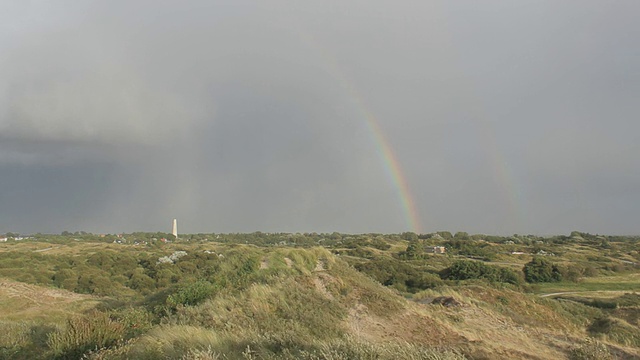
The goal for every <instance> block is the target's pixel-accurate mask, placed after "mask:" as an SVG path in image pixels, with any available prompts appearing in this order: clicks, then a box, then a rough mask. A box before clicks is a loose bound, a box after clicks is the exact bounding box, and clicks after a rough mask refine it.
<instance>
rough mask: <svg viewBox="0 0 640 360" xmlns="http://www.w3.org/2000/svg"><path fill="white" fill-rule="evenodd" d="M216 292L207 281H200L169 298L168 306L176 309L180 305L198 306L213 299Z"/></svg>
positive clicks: (190, 284) (186, 286)
mask: <svg viewBox="0 0 640 360" xmlns="http://www.w3.org/2000/svg"><path fill="white" fill-rule="evenodd" d="M215 291H216V288H215V286H214V285H213V284H211V283H210V282H208V281H205V280H198V281H196V282H192V283H189V284H187V285H185V286H184V287H182V288H180V289H179V290H178V291H177V292H176V293H174V294H172V295H169V297H167V305H169V306H171V307H172V308H176V307H177V306H178V305H191V306H193V305H197V304H199V303H201V302H203V301H204V300H206V299H208V298H209V297H211V296H212V295H213V294H214V293H215Z"/></svg>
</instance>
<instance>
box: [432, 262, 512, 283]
mask: <svg viewBox="0 0 640 360" xmlns="http://www.w3.org/2000/svg"><path fill="white" fill-rule="evenodd" d="M440 276H441V277H442V278H443V279H446V280H471V279H484V280H487V281H492V282H505V283H510V284H514V285H518V284H520V283H522V279H521V278H520V276H519V275H518V274H516V273H515V272H514V271H513V270H511V269H507V268H502V267H497V266H491V265H487V264H484V263H482V262H480V261H470V260H459V261H456V262H454V263H453V264H452V265H451V266H450V267H448V268H446V269H444V270H442V271H441V272H440Z"/></svg>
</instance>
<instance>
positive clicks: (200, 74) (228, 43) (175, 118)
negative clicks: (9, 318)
mask: <svg viewBox="0 0 640 360" xmlns="http://www.w3.org/2000/svg"><path fill="white" fill-rule="evenodd" d="M638 13H640V2H638V1H635V0H628V1H624V0H621V1H600V0H595V1H594V0H575V1H556V0H546V1H545V0H537V1H527V0H521V1H512V0H487V1H447V0H442V1H427V0H421V1H411V0H407V1H401V2H397V1H380V0H366V1H364V0H354V1H348V2H345V1H337V0H326V1H305V2H299V1H285V0H270V1H244V0H240V1H239V0H233V1H214V0H206V1H195V0H189V1H179V2H178V1H151V0H148V1H145V0H139V1H117V0H108V1H107V0H104V1H98V0H96V1H63V0H61V1H57V2H51V1H3V2H0V233H5V232H19V233H22V234H29V233H35V232H43V233H59V232H62V231H79V230H82V231H90V232H95V233H119V232H132V231H166V232H168V231H170V229H171V223H172V219H173V218H177V219H178V224H179V229H180V231H181V232H186V233H198V232H207V233H210V232H214V233H227V232H253V231H263V232H333V231H338V232H346V233H372V232H376V233H397V232H403V231H415V232H422V233H429V232H434V231H441V230H448V231H452V232H455V231H467V232H469V233H486V234H498V235H511V234H514V233H517V234H540V235H547V234H548V235H551V234H568V233H569V232H571V231H573V230H579V231H585V232H590V233H599V234H640V222H639V221H638V215H639V214H640V156H639V155H640V141H639V140H640V101H638V99H639V98H640V46H639V45H638V39H640V22H638V21H637V14H638Z"/></svg>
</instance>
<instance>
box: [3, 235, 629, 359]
mask: <svg viewBox="0 0 640 360" xmlns="http://www.w3.org/2000/svg"><path fill="white" fill-rule="evenodd" d="M283 236H284V235H283ZM367 238H368V239H369V240H368V241H359V242H356V243H357V244H359V245H356V246H353V244H352V243H349V242H347V241H342V242H341V243H336V244H334V245H329V246H323V247H319V246H313V244H306V243H305V244H303V245H298V246H296V245H295V243H294V244H290V243H289V244H281V245H269V244H260V246H255V245H249V244H236V243H233V242H227V243H222V242H211V241H193V242H189V243H186V242H184V243H174V244H167V245H162V246H158V245H153V246H152V245H149V244H147V245H146V246H144V245H140V244H139V245H134V244H129V245H126V244H125V245H115V244H112V243H111V244H107V243H99V242H91V241H70V242H66V243H65V242H64V241H61V240H60V239H56V240H55V242H53V243H52V242H47V241H40V242H38V241H33V242H30V243H26V242H25V243H12V244H6V245H4V244H3V247H2V248H0V275H2V276H4V278H5V279H4V280H1V281H0V285H1V286H0V330H1V331H2V332H3V334H5V336H4V337H2V338H1V340H0V358H7V359H9V358H11V359H37V358H43V359H44V358H46V359H48V358H58V359H77V358H81V357H83V356H84V357H85V358H89V359H158V358H163V359H506V358H509V359H563V358H564V359H606V358H612V359H613V358H617V359H636V358H640V352H639V351H638V348H640V329H639V327H638V318H639V317H640V316H639V314H640V299H639V296H637V295H634V294H633V293H630V292H629V291H630V290H633V289H634V286H636V285H634V284H637V283H636V282H634V281H635V280H634V279H637V276H636V275H633V273H628V274H626V275H625V276H621V275H614V272H613V271H612V270H609V268H608V267H609V265H610V262H611V261H612V260H603V259H599V260H598V261H601V262H602V264H603V265H602V266H601V267H598V268H596V273H594V275H595V276H594V277H587V278H585V279H584V280H583V281H580V282H570V281H564V282H554V283H550V284H542V285H541V286H540V285H527V284H526V283H524V282H522V281H521V280H520V279H516V280H518V281H512V282H502V281H503V280H504V279H503V278H502V277H500V276H498V277H491V278H490V277H487V276H486V274H489V275H491V276H494V275H495V274H502V273H501V272H500V271H498V270H495V269H494V267H496V268H505V269H517V267H516V266H514V265H513V264H518V263H520V264H525V263H526V262H527V260H526V259H523V258H521V255H513V256H508V255H504V254H499V255H498V256H497V257H496V258H494V259H493V260H492V261H486V262H481V263H482V264H486V265H483V266H482V267H473V269H480V270H481V271H485V272H484V273H481V274H482V276H480V277H479V278H477V279H468V280H452V279H449V278H447V275H445V274H450V272H451V270H449V272H447V271H445V270H447V269H450V268H451V266H452V264H455V263H456V261H459V260H458V258H457V257H456V256H457V255H453V254H449V255H447V256H444V255H443V256H433V255H429V256H421V257H420V258H409V259H406V258H405V259H403V258H402V256H403V253H405V252H406V251H405V249H407V248H408V247H409V245H410V243H411V240H406V239H403V238H401V237H397V238H394V237H390V238H387V239H385V240H383V241H382V242H381V241H375V240H376V238H374V239H373V240H371V238H372V237H371V236H368V237H367ZM294 240H295V239H294ZM377 240H380V239H377ZM470 241H471V240H470ZM320 243H321V244H322V242H320ZM361 244H364V246H362V245H361ZM385 244H386V245H388V246H385ZM316 245H317V242H316ZM489 246H491V248H492V249H493V248H499V247H502V246H511V245H510V244H508V245H496V244H492V245H489ZM532 246H533V245H532ZM580 246H583V245H580ZM550 248H551V250H556V252H558V253H561V252H562V254H563V255H560V256H558V258H557V259H556V261H555V262H557V263H559V264H564V265H572V266H574V265H575V266H583V265H585V263H584V261H583V260H584V259H586V257H587V256H594V254H592V252H593V253H596V251H595V250H593V248H592V247H589V246H586V248H587V249H586V250H585V249H581V250H580V251H576V252H572V249H571V246H570V245H567V244H564V245H558V246H557V247H553V246H551V247H550ZM43 249H47V250H46V251H42V250H43ZM576 249H578V248H577V247H576ZM67 250H68V251H67ZM581 251H582V252H581ZM618 251H619V250H618ZM371 254H373V255H371ZM598 256H602V255H598ZM572 257H573V258H574V261H573V262H572V261H571V258H572ZM625 261H628V260H625ZM363 264H364V265H363ZM365 265H366V266H365ZM587 265H592V264H587ZM359 268H360V269H362V271H358V269H359ZM487 269H488V270H487ZM496 271H497V272H496ZM510 271H515V270H510ZM607 272H610V273H607ZM519 276H521V275H519ZM18 280H19V281H18ZM598 284H605V285H602V286H600V285H598ZM607 284H608V285H607ZM612 284H617V285H612ZM385 285H386V286H385ZM596 290H599V291H600V292H596ZM567 291H570V292H572V294H558V295H554V296H549V297H542V296H540V295H541V294H542V293H546V292H567ZM582 291H594V293H593V294H594V295H597V296H589V295H590V293H589V294H586V295H585V293H584V292H582ZM602 291H605V292H602ZM606 291H615V292H611V293H608V292H606ZM594 299H595V300H597V301H595V300H594Z"/></svg>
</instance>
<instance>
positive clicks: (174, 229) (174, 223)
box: [171, 219, 178, 239]
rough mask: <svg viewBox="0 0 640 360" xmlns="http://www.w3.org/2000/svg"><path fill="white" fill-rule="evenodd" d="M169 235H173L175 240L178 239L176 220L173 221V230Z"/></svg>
mask: <svg viewBox="0 0 640 360" xmlns="http://www.w3.org/2000/svg"><path fill="white" fill-rule="evenodd" d="M171 233H172V234H173V236H175V237H176V239H177V238H178V220H177V219H173V230H172V231H171Z"/></svg>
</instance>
